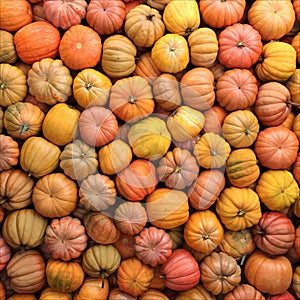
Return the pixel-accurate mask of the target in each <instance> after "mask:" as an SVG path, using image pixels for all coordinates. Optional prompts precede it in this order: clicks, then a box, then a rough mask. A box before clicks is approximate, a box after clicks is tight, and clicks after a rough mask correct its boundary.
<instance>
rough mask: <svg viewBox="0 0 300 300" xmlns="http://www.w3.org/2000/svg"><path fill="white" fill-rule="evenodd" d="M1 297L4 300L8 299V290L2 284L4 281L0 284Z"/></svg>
mask: <svg viewBox="0 0 300 300" xmlns="http://www.w3.org/2000/svg"><path fill="white" fill-rule="evenodd" d="M0 297H1V298H2V299H5V297H6V289H5V287H4V284H3V283H2V281H1V282H0Z"/></svg>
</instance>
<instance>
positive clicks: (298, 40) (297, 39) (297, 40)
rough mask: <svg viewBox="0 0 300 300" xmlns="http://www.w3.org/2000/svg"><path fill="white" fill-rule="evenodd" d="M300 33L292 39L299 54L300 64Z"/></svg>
mask: <svg viewBox="0 0 300 300" xmlns="http://www.w3.org/2000/svg"><path fill="white" fill-rule="evenodd" d="M299 44H300V33H299V32H298V33H297V34H296V35H295V36H294V37H293V39H292V46H293V47H294V49H295V50H296V53H297V62H298V63H300V45H299Z"/></svg>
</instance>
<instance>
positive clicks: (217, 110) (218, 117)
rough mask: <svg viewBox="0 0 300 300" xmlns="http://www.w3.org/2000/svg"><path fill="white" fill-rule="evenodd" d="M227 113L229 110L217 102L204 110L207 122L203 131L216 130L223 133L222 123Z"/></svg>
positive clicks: (215, 131)
mask: <svg viewBox="0 0 300 300" xmlns="http://www.w3.org/2000/svg"><path fill="white" fill-rule="evenodd" d="M227 114H228V113H227V111H226V110H225V109H224V108H223V107H221V106H219V105H217V104H215V105H213V106H212V107H211V108H209V109H208V110H206V111H204V112H203V115H204V120H205V122H204V126H203V128H202V133H207V132H214V133H217V134H219V135H223V131H222V125H223V122H224V119H225V117H226V116H227Z"/></svg>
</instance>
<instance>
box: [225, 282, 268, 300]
mask: <svg viewBox="0 0 300 300" xmlns="http://www.w3.org/2000/svg"><path fill="white" fill-rule="evenodd" d="M238 299H252V300H266V298H265V297H264V296H263V295H262V293H261V292H260V291H258V290H257V289H255V288H254V287H253V286H252V285H250V284H246V283H243V284H241V285H239V286H236V287H235V288H234V289H233V290H232V291H231V292H229V293H227V294H226V295H225V297H224V300H238Z"/></svg>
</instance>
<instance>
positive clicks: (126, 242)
mask: <svg viewBox="0 0 300 300" xmlns="http://www.w3.org/2000/svg"><path fill="white" fill-rule="evenodd" d="M134 238H135V236H134V235H129V234H125V233H122V232H120V235H119V238H118V239H117V240H116V241H115V242H114V243H113V245H114V246H115V247H116V248H117V250H118V251H119V253H120V255H121V258H122V259H123V260H124V259H126V258H130V257H133V256H135V250H134Z"/></svg>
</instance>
